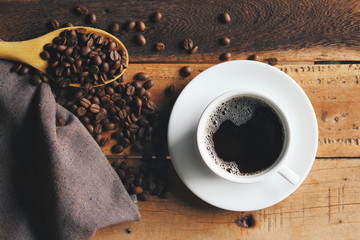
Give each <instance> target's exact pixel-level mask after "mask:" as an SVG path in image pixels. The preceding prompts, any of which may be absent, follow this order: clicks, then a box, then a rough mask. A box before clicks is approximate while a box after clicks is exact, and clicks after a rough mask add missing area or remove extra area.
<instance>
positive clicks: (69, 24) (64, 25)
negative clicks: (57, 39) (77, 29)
mask: <svg viewBox="0 0 360 240" xmlns="http://www.w3.org/2000/svg"><path fill="white" fill-rule="evenodd" d="M73 26H74V24H72V23H71V22H67V23H64V24H63V27H73Z"/></svg>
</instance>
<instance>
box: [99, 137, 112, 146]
mask: <svg viewBox="0 0 360 240" xmlns="http://www.w3.org/2000/svg"><path fill="white" fill-rule="evenodd" d="M109 142H110V139H109V138H107V137H104V138H102V139H101V140H100V142H99V144H100V146H101V147H104V146H106V145H108V144H109Z"/></svg>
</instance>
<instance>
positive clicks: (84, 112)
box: [76, 107, 87, 117]
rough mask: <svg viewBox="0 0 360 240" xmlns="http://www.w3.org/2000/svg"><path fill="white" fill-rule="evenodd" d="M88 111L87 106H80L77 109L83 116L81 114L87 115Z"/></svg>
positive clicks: (77, 112) (79, 114)
mask: <svg viewBox="0 0 360 240" xmlns="http://www.w3.org/2000/svg"><path fill="white" fill-rule="evenodd" d="M86 113H87V111H86V108H84V107H79V108H77V109H76V114H77V115H78V116H79V117H81V116H85V114H86Z"/></svg>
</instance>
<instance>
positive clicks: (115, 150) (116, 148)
mask: <svg viewBox="0 0 360 240" xmlns="http://www.w3.org/2000/svg"><path fill="white" fill-rule="evenodd" d="M122 151H124V148H123V147H122V146H121V145H114V146H113V147H112V148H111V152H112V153H122Z"/></svg>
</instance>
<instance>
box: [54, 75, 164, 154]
mask: <svg viewBox="0 0 360 240" xmlns="http://www.w3.org/2000/svg"><path fill="white" fill-rule="evenodd" d="M122 81H123V78H119V79H118V80H116V81H114V82H112V83H110V84H108V85H105V86H100V87H96V88H93V87H92V85H91V84H89V83H88V84H85V86H84V88H65V89H64V88H58V89H56V90H55V96H56V101H57V102H58V103H59V104H60V105H62V106H64V107H66V108H67V109H69V110H70V111H71V112H73V113H74V114H75V115H76V116H78V118H79V119H80V121H81V122H82V123H83V124H84V126H85V127H86V129H87V130H88V131H89V133H90V134H92V135H93V136H94V138H95V140H96V141H97V142H98V143H99V145H100V146H106V145H107V144H108V143H109V139H108V138H103V137H102V136H101V133H103V132H105V131H111V130H116V131H115V132H114V133H113V134H112V135H111V137H112V138H113V139H116V140H117V144H116V145H115V146H113V147H112V152H113V153H121V152H122V151H123V150H124V149H125V148H127V147H129V146H131V145H132V146H133V147H134V150H136V151H138V152H141V151H142V149H143V145H145V144H146V143H147V142H150V141H151V137H152V132H153V124H154V123H155V122H156V120H157V119H158V118H159V113H158V110H157V107H156V105H155V103H154V102H153V101H151V93H150V92H149V89H150V88H151V87H152V86H153V85H154V83H153V81H152V80H147V81H145V82H144V83H140V82H139V81H133V82H131V83H126V84H123V83H122Z"/></svg>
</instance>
